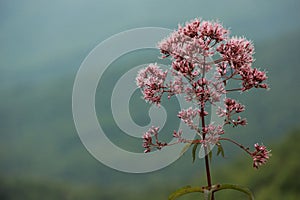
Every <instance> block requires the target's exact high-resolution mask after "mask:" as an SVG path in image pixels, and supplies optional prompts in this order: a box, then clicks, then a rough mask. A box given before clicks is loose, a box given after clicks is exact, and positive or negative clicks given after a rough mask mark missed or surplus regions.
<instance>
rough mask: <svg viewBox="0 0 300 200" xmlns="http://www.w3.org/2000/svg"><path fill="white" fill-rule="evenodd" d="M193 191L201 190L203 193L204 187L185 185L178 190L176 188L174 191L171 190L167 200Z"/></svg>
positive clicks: (173, 199)
mask: <svg viewBox="0 0 300 200" xmlns="http://www.w3.org/2000/svg"><path fill="white" fill-rule="evenodd" d="M193 192H201V193H203V192H204V189H203V188H202V187H191V186H185V187H182V188H180V189H178V190H176V191H175V192H173V193H172V194H171V195H170V196H169V198H168V200H175V199H176V198H178V197H180V196H182V195H185V194H188V193H193Z"/></svg>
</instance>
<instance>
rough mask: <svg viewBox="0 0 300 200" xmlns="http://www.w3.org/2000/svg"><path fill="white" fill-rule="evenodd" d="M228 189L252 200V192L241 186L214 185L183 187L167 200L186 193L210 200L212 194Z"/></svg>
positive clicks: (173, 199)
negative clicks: (201, 195) (200, 194)
mask: <svg viewBox="0 0 300 200" xmlns="http://www.w3.org/2000/svg"><path fill="white" fill-rule="evenodd" d="M228 189H229V190H236V191H239V192H243V193H245V194H246V195H247V196H248V198H249V200H254V196H253V194H252V192H251V191H250V190H249V189H248V188H247V187H244V186H241V185H236V184H216V185H212V186H211V187H208V186H206V187H191V186H185V187H182V188H180V189H178V190H176V191H175V192H173V193H172V194H171V195H170V196H169V198H168V200H175V199H177V198H178V197H180V196H183V195H185V194H188V193H193V192H200V193H203V195H204V199H205V200H211V199H212V194H213V193H215V192H218V191H221V190H228Z"/></svg>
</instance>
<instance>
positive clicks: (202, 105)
mask: <svg viewBox="0 0 300 200" xmlns="http://www.w3.org/2000/svg"><path fill="white" fill-rule="evenodd" d="M203 60H204V64H203V72H202V77H203V78H205V67H206V61H205V57H204V59H203ZM204 87H205V86H204V85H202V89H203V90H205V88H204ZM200 104H201V113H204V111H205V110H204V109H205V100H204V95H203V94H202V95H201V99H200ZM200 117H201V125H202V133H203V134H202V138H203V141H205V134H206V130H205V128H206V126H205V116H204V115H200ZM207 150H208V149H207V146H205V143H204V153H205V158H204V160H205V170H206V179H207V186H208V188H211V186H212V184H211V174H210V168H209V157H208V153H209V152H208V151H207ZM211 200H214V195H213V194H212V196H211Z"/></svg>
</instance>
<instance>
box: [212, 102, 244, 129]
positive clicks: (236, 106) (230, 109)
mask: <svg viewBox="0 0 300 200" xmlns="http://www.w3.org/2000/svg"><path fill="white" fill-rule="evenodd" d="M225 108H226V110H222V109H221V108H219V109H218V111H217V114H218V115H219V117H224V116H225V123H224V125H225V124H232V125H233V126H237V125H242V126H245V125H246V124H247V120H246V119H242V118H241V117H240V116H238V118H237V119H236V120H234V119H232V116H233V115H234V114H237V113H240V112H243V111H244V110H245V106H244V105H242V104H240V103H238V102H237V101H236V100H234V99H230V98H226V99H225Z"/></svg>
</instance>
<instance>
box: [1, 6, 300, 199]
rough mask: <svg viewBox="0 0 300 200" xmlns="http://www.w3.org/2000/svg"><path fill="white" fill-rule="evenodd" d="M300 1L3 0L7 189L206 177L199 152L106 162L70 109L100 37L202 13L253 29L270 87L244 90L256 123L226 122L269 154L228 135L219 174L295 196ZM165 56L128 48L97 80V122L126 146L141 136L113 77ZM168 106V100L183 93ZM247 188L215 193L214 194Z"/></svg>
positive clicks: (58, 194)
mask: <svg viewBox="0 0 300 200" xmlns="http://www.w3.org/2000/svg"><path fill="white" fill-rule="evenodd" d="M299 9H300V2H299V1H298V0H286V1H282V0H273V1H258V0H248V1H246V0H228V1H221V0H220V1H202V0H194V1H192V0H191V1H177V0H174V1H162V0H160V1H158V0H152V1H146V0H128V1H117V0H111V1H96V0H88V1H84V0H81V1H80V0H73V1H71V0H53V1H34V0H26V1H25V0H24V1H17V0H0V44H1V47H0V94H1V99H0V137H1V138H0V199H1V200H5V199H13V200H16V199H24V200H29V199H30V200H31V199H101V200H115V199H122V200H140V199H167V196H168V194H169V193H170V192H172V191H174V190H176V189H177V188H178V187H181V186H184V185H189V184H190V185H195V186H197V185H200V184H202V183H204V181H205V174H204V168H203V160H197V161H196V162H195V163H194V164H192V162H191V154H190V152H187V153H186V154H185V155H184V156H183V157H182V158H180V159H179V160H178V161H176V162H175V163H173V164H172V165H170V166H169V167H167V168H165V169H162V170H159V171H156V172H152V173H148V174H126V173H122V172H119V171H115V170H113V169H110V168H108V167H106V166H104V165H103V164H101V163H100V162H98V161H97V160H95V159H94V158H93V157H92V156H91V155H90V154H89V153H88V152H87V150H86V149H85V147H84V146H83V145H82V143H81V141H80V139H79V137H78V135H77V132H76V130H75V127H74V123H73V118H72V110H71V104H72V102H71V95H72V87H73V82H74V79H75V76H76V72H77V70H78V69H79V66H80V64H81V62H82V61H83V60H84V58H85V57H86V56H87V54H88V53H89V52H90V51H91V50H92V49H93V48H94V47H95V46H96V45H97V44H99V43H100V42H101V41H103V40H105V39H106V38H108V37H110V36H111V35H113V34H116V33H119V32H121V31H125V30H128V29H131V28H136V27H145V26H155V27H166V28H170V29H176V28H177V24H178V23H184V22H185V21H187V20H190V19H193V18H195V17H202V18H204V19H206V20H211V19H219V20H220V21H221V22H223V24H224V26H225V27H229V28H230V29H231V34H232V35H239V36H240V35H244V36H245V37H247V38H248V39H250V40H253V41H254V45H255V48H256V54H255V58H256V62H255V63H254V66H256V67H260V68H261V69H266V71H267V72H268V76H269V80H268V83H269V84H270V87H271V90H270V91H268V92H266V91H263V90H257V91H251V92H248V93H245V94H244V95H240V94H237V96H238V98H239V101H240V102H242V103H243V104H245V105H246V109H247V111H246V112H245V114H244V116H245V117H247V119H248V123H249V124H248V126H247V127H245V128H238V129H235V130H232V129H228V130H227V131H228V132H227V134H228V135H229V137H231V138H234V139H236V140H238V141H240V142H242V143H243V144H245V145H246V146H250V147H252V145H253V143H255V142H259V143H261V142H263V143H264V144H265V145H267V146H269V147H270V148H271V149H272V154H273V156H272V157H271V160H270V162H269V164H268V165H266V166H264V167H262V168H261V169H259V170H254V169H253V168H252V162H251V159H250V158H248V157H247V156H245V154H244V153H243V152H240V151H239V149H237V148H233V147H231V146H230V145H227V144H225V158H221V157H220V158H219V157H214V159H213V163H212V170H213V181H214V182H215V183H217V182H222V183H223V182H228V183H239V184H242V185H246V186H249V187H250V188H251V189H252V190H253V191H254V192H255V196H256V197H257V199H262V200H265V199H272V200H274V199H275V200H276V199H291V200H292V199H299V198H300V175H299V169H300V161H299V155H298V153H299V150H300V149H299V144H298V142H299V141H300V138H299V134H300V129H299V128H300V127H299V116H300V114H299V112H300V106H299V102H300V94H299V86H300V81H299V77H298V76H299V73H300V66H299V64H298V63H299V61H298V59H299V56H300V55H299V52H300V50H299V46H300V40H299V36H300V23H299V20H300V12H299ZM141 37H142V36H141ZM158 55H159V52H158V51H156V50H145V51H140V52H133V53H130V54H128V55H124V56H122V57H121V58H120V59H118V60H116V61H115V62H114V63H112V65H111V66H110V67H109V69H108V70H107V72H106V75H105V76H104V79H103V80H101V81H100V84H101V83H103V84H105V85H107V86H108V87H105V88H102V90H101V93H100V92H98V93H97V98H96V100H97V99H100V98H101V99H105V101H104V103H103V104H102V103H101V104H100V103H99V101H97V105H96V107H97V112H98V113H99V117H101V113H102V115H104V116H105V117H106V119H107V120H105V124H102V125H103V126H104V127H105V129H106V130H110V133H109V137H110V139H111V140H112V141H114V142H115V143H117V144H118V145H120V146H122V147H124V148H126V146H127V148H129V150H130V148H131V147H132V149H134V150H136V151H141V150H142V149H141V148H140V145H141V142H142V141H141V140H137V139H133V138H130V137H125V136H124V134H123V133H122V132H121V131H120V130H119V129H118V127H117V126H116V125H115V123H114V122H113V119H112V116H111V114H110V113H111V111H110V109H109V108H110V106H109V104H108V103H109V99H110V95H111V92H112V88H113V85H114V84H115V82H116V80H117V78H118V77H120V76H121V75H122V73H124V72H126V70H129V69H130V68H131V67H132V66H136V65H138V64H144V63H147V62H158V61H159V60H158V59H157V57H158ZM100 87H101V85H99V88H100ZM100 89H101V88H100ZM132 102H133V104H134V105H136V106H131V111H132V116H133V118H135V119H136V121H137V123H140V124H147V122H148V121H149V119H148V116H147V109H148V108H149V105H147V104H145V103H144V102H143V101H141V99H140V93H139V92H137V93H136V94H135V95H134V96H133V97H132ZM170 105H173V106H170V109H169V110H172V108H175V107H176V102H173V104H170ZM170 112H171V111H170ZM103 113H104V114H103ZM170 116H172V115H170ZM175 122H176V123H177V121H176V119H174V124H175ZM174 124H173V123H171V124H167V126H169V127H170V129H172V128H173V127H174V126H176V125H174ZM245 198H246V197H245V196H239V194H236V193H235V192H227V191H226V192H220V193H219V194H217V199H245ZM182 199H186V200H188V199H201V197H200V195H199V194H196V195H190V196H187V197H184V198H182Z"/></svg>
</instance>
